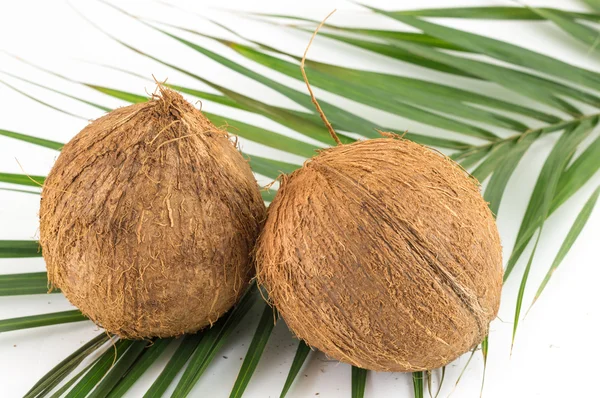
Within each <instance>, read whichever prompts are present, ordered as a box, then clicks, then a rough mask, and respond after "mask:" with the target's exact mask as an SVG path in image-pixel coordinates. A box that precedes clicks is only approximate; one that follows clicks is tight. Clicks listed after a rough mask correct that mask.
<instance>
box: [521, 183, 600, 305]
mask: <svg viewBox="0 0 600 398" xmlns="http://www.w3.org/2000/svg"><path fill="white" fill-rule="evenodd" d="M599 195H600V187H598V188H596V190H595V191H594V192H593V193H592V195H591V196H590V197H589V199H588V200H587V202H586V203H585V205H584V206H583V208H582V209H581V211H580V212H579V214H578V215H577V218H576V219H575V222H573V225H572V226H571V229H569V232H568V234H567V236H566V237H565V239H564V241H563V243H562V245H561V246H560V249H559V250H558V253H557V254H556V257H555V258H554V261H552V265H551V266H550V269H549V270H548V272H547V273H546V276H545V277H544V279H543V280H542V283H541V284H540V287H539V288H538V290H537V292H536V294H535V297H534V298H533V302H532V303H531V306H533V304H534V303H535V302H536V301H537V299H538V298H539V297H540V295H541V294H542V292H543V291H544V288H545V287H546V285H547V284H548V282H549V281H550V278H551V277H552V274H553V273H554V271H556V269H557V268H558V266H559V265H560V264H561V262H562V261H563V260H564V258H565V256H566V255H567V253H569V250H570V249H571V246H573V243H575V241H576V240H577V237H579V234H580V233H581V231H582V230H583V227H584V226H585V224H586V223H587V221H588V219H589V218H590V215H591V214H592V211H593V210H594V206H595V205H596V202H597V200H598V196H599Z"/></svg>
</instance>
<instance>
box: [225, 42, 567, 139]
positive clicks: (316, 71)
mask: <svg viewBox="0 0 600 398" xmlns="http://www.w3.org/2000/svg"><path fill="white" fill-rule="evenodd" d="M221 41H222V42H224V43H228V44H229V46H230V47H231V48H233V49H234V50H236V51H237V52H238V53H239V54H241V55H243V56H244V57H246V58H248V59H251V60H253V61H255V62H258V63H260V64H262V65H265V66H267V67H269V68H271V69H274V70H277V71H278V72H280V73H284V74H285V75H287V76H290V77H293V78H296V79H298V80H302V76H301V74H300V70H299V67H298V65H297V64H295V63H292V62H288V61H285V60H283V59H281V58H278V57H274V56H271V55H269V54H267V53H264V52H262V51H259V50H257V49H254V48H252V47H249V46H245V45H242V44H238V43H232V42H228V41H224V40H221ZM276 51H277V52H278V53H280V54H283V55H287V56H290V57H293V58H296V59H297V60H299V58H298V57H294V56H293V55H292V54H288V53H286V52H283V51H280V50H276ZM306 69H307V71H310V72H311V73H310V81H311V84H313V85H314V86H318V87H321V88H323V89H326V90H328V91H331V92H333V93H336V94H338V95H342V96H345V97H347V98H352V99H353V100H355V101H358V102H363V103H365V104H367V105H371V106H375V107H377V108H379V109H383V110H390V111H392V112H395V111H394V110H393V109H389V108H388V109H386V108H385V107H382V105H381V104H379V103H373V102H372V101H373V100H374V99H375V98H373V97H382V98H384V100H388V101H389V99H390V98H392V99H393V100H394V101H403V102H408V103H413V104H415V105H420V106H423V107H427V108H431V109H433V110H437V111H440V112H444V113H448V114H454V115H456V116H459V117H464V118H468V119H472V120H476V121H481V122H484V123H488V124H491V125H496V126H499V127H505V128H512V129H516V130H522V131H524V130H526V129H527V127H526V126H524V125H523V124H522V123H520V122H518V121H516V120H513V119H510V118H506V117H503V116H501V115H499V114H496V113H493V112H487V111H485V110H483V109H481V108H477V107H471V106H468V105H467V104H471V103H472V104H477V105H483V106H486V107H488V108H491V109H502V110H506V111H509V112H514V113H518V114H522V115H526V116H530V117H533V118H536V119H539V120H542V121H546V122H548V123H556V122H559V121H560V118H557V117H556V116H553V115H549V114H546V113H544V112H540V111H538V110H535V109H532V108H528V107H525V106H520V105H515V104H513V103H510V102H507V101H503V100H500V99H498V98H492V97H489V96H486V95H483V94H479V93H476V92H472V91H468V90H463V89H459V88H456V87H452V86H448V85H443V84H439V83H435V82H431V81H427V80H422V79H415V78H410V77H404V76H398V75H390V74H384V73H378V72H370V71H363V70H357V69H350V68H345V67H342V66H337V65H330V64H325V63H321V62H316V61H310V60H307V61H306ZM349 85H350V87H354V90H350V88H348V86H349ZM386 94H387V95H386ZM365 95H366V96H367V97H370V99H371V101H368V99H367V98H365ZM390 95H392V97H390ZM432 101H433V103H432ZM395 113H397V114H400V115H403V116H406V117H408V115H405V114H403V113H399V112H395Z"/></svg>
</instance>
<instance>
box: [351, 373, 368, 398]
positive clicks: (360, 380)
mask: <svg viewBox="0 0 600 398" xmlns="http://www.w3.org/2000/svg"><path fill="white" fill-rule="evenodd" d="M367 373H368V370H367V369H362V368H358V367H356V366H352V398H364V396H365V387H366V385H367Z"/></svg>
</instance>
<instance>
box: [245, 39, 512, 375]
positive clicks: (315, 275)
mask: <svg viewBox="0 0 600 398" xmlns="http://www.w3.org/2000/svg"><path fill="white" fill-rule="evenodd" d="M315 33H316V32H315ZM313 37H314V36H313ZM309 46H310V44H309ZM305 56H306V53H305ZM301 65H302V71H303V73H304V68H303V63H302V64H301ZM305 80H306V77H305ZM307 86H308V81H307ZM308 87H309V91H310V92H311V94H312V91H311V90H310V86H308ZM315 102H316V100H315ZM317 108H319V107H318V105H317ZM322 116H323V118H324V119H326V118H325V117H324V115H323V114H322ZM326 124H328V122H326ZM330 133H331V134H332V136H333V137H334V138H337V137H336V135H335V131H334V130H333V129H332V128H331V129H330ZM256 262H257V278H258V280H259V283H260V284H261V285H262V286H263V287H264V288H265V289H266V291H267V292H268V294H269V298H270V300H271V302H272V303H273V304H274V306H275V307H276V308H277V310H278V311H279V313H280V314H281V316H282V317H283V318H284V319H285V321H286V323H287V324H288V326H289V327H290V329H291V330H292V331H293V333H294V334H296V335H297V336H298V337H299V338H301V339H303V340H304V341H306V343H307V344H309V345H310V346H312V347H315V348H318V349H319V350H321V351H323V352H325V353H326V354H327V355H328V356H330V357H332V358H335V359H337V360H340V361H343V362H347V363H350V364H352V365H355V366H358V367H361V368H366V369H372V370H378V371H416V370H425V369H433V368H437V367H440V366H443V365H445V364H447V363H448V362H450V361H452V360H453V359H455V358H456V357H458V356H459V355H460V354H462V353H464V352H466V351H468V350H470V349H471V348H473V347H474V346H476V345H477V344H479V343H480V342H481V341H482V339H483V338H484V337H485V336H486V334H487V333H488V328H489V323H490V321H491V320H492V319H494V318H495V316H496V314H497V311H498V307H499V303H500V292H501V286H502V259H501V246H500V240H499V237H498V231H497V228H496V225H495V221H494V217H493V215H492V214H491V212H490V210H489V208H488V206H487V204H486V202H485V201H484V200H483V198H482V197H481V194H480V191H479V185H478V183H477V181H475V180H474V179H473V178H472V177H470V176H469V175H468V174H467V173H466V172H465V171H464V170H463V169H462V168H461V167H460V166H458V165H457V164H456V163H454V162H453V161H452V160H451V159H449V158H447V157H445V156H444V155H442V154H440V153H438V152H435V151H433V150H431V149H428V148H426V147H424V146H421V145H418V144H416V143H413V142H410V141H407V140H404V139H401V138H399V137H391V136H389V135H388V137H387V138H380V139H373V140H368V141H362V142H356V143H353V144H350V145H338V146H336V147H333V148H330V149H326V150H323V151H322V152H320V153H319V154H318V155H317V156H315V157H313V158H312V159H310V160H309V161H307V162H306V163H305V164H304V166H303V167H302V168H301V169H299V170H296V171H295V172H293V173H292V174H290V175H289V176H284V177H282V178H281V187H280V189H279V191H278V193H277V195H276V197H275V199H274V201H273V203H272V204H271V206H270V207H269V210H268V216H267V221H266V223H265V226H264V228H263V231H262V232H261V235H260V237H259V240H258V242H257V251H256Z"/></svg>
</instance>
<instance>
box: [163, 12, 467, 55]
mask: <svg viewBox="0 0 600 398" xmlns="http://www.w3.org/2000/svg"><path fill="white" fill-rule="evenodd" d="M250 14H253V15H259V16H262V17H270V18H279V19H290V20H294V21H304V22H310V23H311V24H314V26H315V27H316V26H317V25H318V24H319V23H320V22H321V21H317V20H314V19H309V18H302V17H298V16H289V15H281V14H265V13H250ZM261 21H263V22H269V23H275V24H277V23H276V22H271V21H269V20H264V19H261ZM211 22H212V23H214V24H215V25H217V26H220V27H221V28H223V29H225V30H228V31H230V32H232V33H234V34H235V32H234V31H233V30H231V29H230V28H228V27H227V25H224V24H221V23H219V22H217V21H213V20H211ZM164 25H167V26H171V27H174V28H178V27H177V26H175V25H171V24H166V23H165V24H164ZM285 26H287V27H293V28H300V29H303V30H306V31H308V32H310V33H312V32H314V27H310V28H305V29H304V28H301V27H300V26H298V25H297V24H292V23H290V24H285ZM181 29H183V30H186V31H192V30H191V29H184V28H181ZM327 29H328V30H335V31H343V32H347V33H353V34H358V35H363V36H371V37H375V38H384V39H385V38H387V39H396V40H405V41H409V42H414V43H418V44H423V45H428V46H431V47H437V48H443V49H446V50H454V51H465V49H464V48H462V47H459V46H455V45H454V44H452V43H448V42H447V41H445V40H441V39H438V38H437V37H433V36H429V35H426V34H423V33H415V32H404V31H399V30H382V29H365V28H349V27H345V26H339V25H334V24H332V23H330V22H329V21H328V22H327ZM319 35H320V36H324V35H326V32H319ZM246 40H248V39H246ZM248 41H252V40H248Z"/></svg>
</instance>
